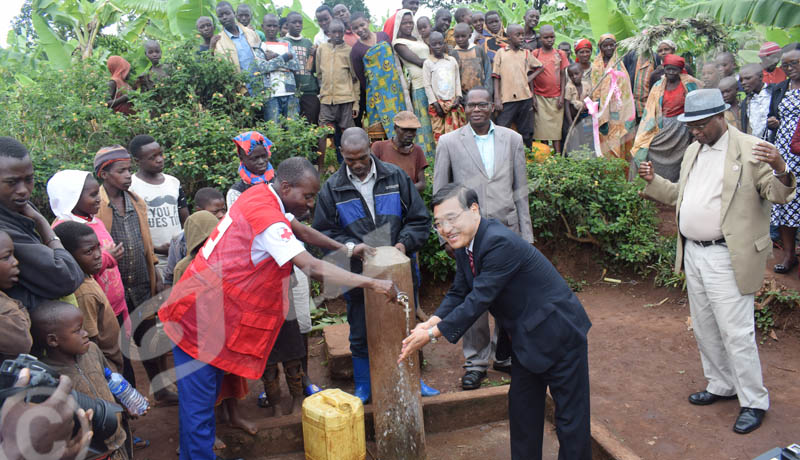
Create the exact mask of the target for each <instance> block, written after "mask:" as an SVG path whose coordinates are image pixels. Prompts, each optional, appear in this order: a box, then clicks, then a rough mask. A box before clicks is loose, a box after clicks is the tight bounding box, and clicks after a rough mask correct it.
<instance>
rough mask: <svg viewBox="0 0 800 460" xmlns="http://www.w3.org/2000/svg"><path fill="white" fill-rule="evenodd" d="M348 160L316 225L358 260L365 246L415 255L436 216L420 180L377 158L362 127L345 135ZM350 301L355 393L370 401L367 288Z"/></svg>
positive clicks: (326, 192) (325, 189) (325, 195)
mask: <svg viewBox="0 0 800 460" xmlns="http://www.w3.org/2000/svg"><path fill="white" fill-rule="evenodd" d="M342 157H344V163H343V164H342V166H341V167H340V168H339V170H338V171H336V172H335V173H333V175H332V176H331V177H330V178H328V180H327V181H325V185H323V186H322V190H320V192H319V196H318V197H317V198H318V199H317V207H316V208H315V210H314V223H313V227H314V228H315V229H316V230H318V231H320V232H322V233H324V234H325V235H327V236H328V237H330V238H333V239H334V240H336V241H338V242H340V243H342V244H344V245H345V246H346V247H347V257H348V258H352V256H353V248H354V247H355V246H356V245H357V244H359V243H366V244H368V245H370V246H373V247H378V246H394V247H395V248H397V249H398V250H399V251H401V252H402V253H403V254H407V255H408V256H409V257H413V254H414V253H415V252H417V251H419V250H420V249H421V248H422V245H423V244H425V241H426V240H427V239H428V235H429V234H430V231H431V216H430V214H429V213H428V209H427V208H426V207H425V202H424V201H423V200H422V197H421V196H420V195H419V192H417V189H416V187H415V186H414V182H413V181H412V180H411V178H410V177H408V174H406V173H405V171H403V170H402V169H400V168H399V167H397V166H395V165H393V164H391V163H385V162H383V161H381V160H379V159H377V158H376V157H375V155H373V154H372V151H371V150H370V143H369V136H368V135H367V132H366V131H364V130H363V129H361V128H348V129H346V130H345V131H344V132H343V133H342ZM345 268H348V267H345ZM349 268H350V269H351V270H352V271H353V272H355V273H361V261H360V260H358V259H357V258H355V259H351V266H350V267H349ZM412 273H413V271H412ZM344 298H345V300H346V301H347V322H348V323H349V324H350V351H351V353H352V354H353V380H354V381H355V384H356V387H355V395H356V396H358V397H359V398H361V400H362V401H364V403H366V402H367V401H368V400H369V398H370V394H371V391H370V390H371V385H370V377H369V355H368V352H367V324H366V313H365V312H364V290H363V289H352V290H350V291H349V292H347V293H346V294H345V295H344ZM420 383H422V382H420ZM436 394H439V392H438V391H437V390H435V389H433V388H431V387H428V386H427V385H425V384H424V383H422V395H423V396H433V395H436Z"/></svg>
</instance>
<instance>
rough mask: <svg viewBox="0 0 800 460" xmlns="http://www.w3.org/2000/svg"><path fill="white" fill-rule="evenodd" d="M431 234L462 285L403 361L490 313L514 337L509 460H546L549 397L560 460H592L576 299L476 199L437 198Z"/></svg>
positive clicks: (582, 329) (462, 195) (460, 194)
mask: <svg viewBox="0 0 800 460" xmlns="http://www.w3.org/2000/svg"><path fill="white" fill-rule="evenodd" d="M432 206H433V216H434V227H435V228H436V230H438V232H439V234H440V235H441V236H442V238H444V239H445V240H446V241H447V242H448V243H450V246H451V247H452V248H453V249H455V254H456V264H457V269H456V278H455V281H454V282H453V285H452V287H451V288H450V290H449V291H448V293H447V295H446V296H445V298H444V300H442V303H441V305H440V306H439V309H438V310H436V313H435V314H434V316H432V317H431V319H430V320H428V321H426V322H424V323H420V324H418V325H417V327H416V328H414V331H413V332H412V333H411V335H410V336H408V337H407V338H406V339H405V340H403V350H402V354H401V356H400V360H403V359H405V358H406V357H408V356H409V355H410V354H411V353H413V352H415V351H416V350H419V349H420V348H421V347H422V346H424V345H425V344H426V343H428V342H432V341H435V339H436V337H440V336H444V337H445V338H446V339H447V340H448V341H449V342H452V343H456V342H458V340H459V339H460V338H461V336H462V335H463V334H464V332H465V331H466V330H467V329H468V328H469V327H470V326H471V325H472V323H473V322H475V321H476V320H477V319H478V318H479V317H480V316H481V314H483V313H484V312H485V311H486V310H487V309H488V310H489V311H490V312H491V313H492V315H493V316H494V317H495V319H496V320H497V321H498V322H499V323H500V325H501V326H502V327H503V328H504V329H505V330H506V331H507V332H508V334H509V336H510V337H511V349H512V351H511V353H512V354H511V356H512V360H511V362H512V365H511V388H510V390H509V392H508V406H509V421H510V430H511V457H512V459H515V460H521V459H526V460H529V459H541V458H542V433H543V429H544V407H545V390H546V389H547V388H548V387H550V394H551V395H552V396H553V399H554V400H555V406H556V414H555V419H556V429H557V433H558V441H559V444H560V448H559V455H558V458H559V460H590V459H591V457H592V452H591V435H590V427H589V364H588V358H587V344H586V333H587V332H588V331H589V327H591V323H590V322H589V318H588V316H586V312H585V311H584V309H583V306H582V305H581V303H580V301H578V298H577V297H575V294H573V293H572V290H570V288H569V286H568V285H567V283H566V282H565V281H564V279H563V278H562V277H561V275H559V274H558V272H557V271H556V269H555V267H553V265H552V264H551V263H550V261H548V260H547V258H545V257H544V256H543V255H542V253H540V252H539V251H538V250H537V249H536V248H534V247H533V246H531V244H530V243H528V242H527V241H525V240H523V239H522V238H520V237H519V236H518V235H517V234H516V233H514V232H512V231H511V230H509V229H508V228H506V226H505V225H503V224H502V223H500V222H498V221H496V220H494V219H482V218H481V215H480V208H479V206H478V195H477V194H476V193H475V191H474V190H471V189H468V188H466V187H464V186H462V185H459V184H448V185H446V186H445V187H442V189H441V190H439V191H438V192H437V193H436V195H434V197H433V200H432Z"/></svg>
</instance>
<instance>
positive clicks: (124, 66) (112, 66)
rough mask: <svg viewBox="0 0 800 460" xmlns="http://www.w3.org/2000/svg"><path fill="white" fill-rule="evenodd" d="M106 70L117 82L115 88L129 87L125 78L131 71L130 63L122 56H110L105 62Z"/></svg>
mask: <svg viewBox="0 0 800 460" xmlns="http://www.w3.org/2000/svg"><path fill="white" fill-rule="evenodd" d="M106 66H108V71H109V72H111V79H112V80H114V83H116V84H117V90H119V89H121V88H130V85H129V84H128V82H126V81H125V78H126V77H127V76H128V73H130V71H131V63H130V62H128V61H126V60H125V58H124V57H122V56H111V57H109V58H108V61H107V62H106Z"/></svg>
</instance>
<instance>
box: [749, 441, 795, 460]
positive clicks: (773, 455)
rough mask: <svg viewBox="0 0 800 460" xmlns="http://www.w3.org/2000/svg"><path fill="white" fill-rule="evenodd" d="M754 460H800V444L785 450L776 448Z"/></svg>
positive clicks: (787, 447)
mask: <svg viewBox="0 0 800 460" xmlns="http://www.w3.org/2000/svg"><path fill="white" fill-rule="evenodd" d="M753 460H800V444H797V443H795V444H792V445H789V446H786V447H784V448H780V447H776V448H774V449H771V450H769V451H768V452H764V453H763V454H761V455H759V456H758V457H756V458H754V459H753Z"/></svg>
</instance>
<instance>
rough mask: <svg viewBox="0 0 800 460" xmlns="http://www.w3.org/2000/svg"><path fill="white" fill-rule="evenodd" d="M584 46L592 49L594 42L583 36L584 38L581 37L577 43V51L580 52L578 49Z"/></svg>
mask: <svg viewBox="0 0 800 460" xmlns="http://www.w3.org/2000/svg"><path fill="white" fill-rule="evenodd" d="M583 48H589V49H590V50H591V49H592V42H590V41H589V40H588V39H586V38H582V39H580V40H579V41H578V43H576V44H575V52H576V53H577V52H578V50H581V49H583Z"/></svg>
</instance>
